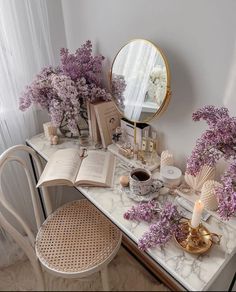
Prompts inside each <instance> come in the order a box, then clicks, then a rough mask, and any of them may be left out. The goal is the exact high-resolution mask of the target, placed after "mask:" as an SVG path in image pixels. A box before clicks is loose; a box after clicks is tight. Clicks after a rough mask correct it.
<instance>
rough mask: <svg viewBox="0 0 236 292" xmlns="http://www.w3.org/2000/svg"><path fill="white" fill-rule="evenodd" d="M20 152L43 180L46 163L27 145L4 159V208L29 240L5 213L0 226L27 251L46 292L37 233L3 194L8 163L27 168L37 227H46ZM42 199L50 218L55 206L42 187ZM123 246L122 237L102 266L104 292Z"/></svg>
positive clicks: (1, 201)
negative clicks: (109, 268) (109, 270)
mask: <svg viewBox="0 0 236 292" xmlns="http://www.w3.org/2000/svg"><path fill="white" fill-rule="evenodd" d="M18 151H23V152H26V153H28V154H30V155H31V156H32V158H33V162H34V163H35V166H36V170H37V173H38V175H39V176H40V175H41V174H42V170H43V167H42V163H41V161H40V159H39V157H38V155H37V153H36V152H35V151H34V150H33V149H32V148H30V147H28V146H25V145H16V146H13V147H11V148H9V149H8V150H6V151H5V152H4V153H3V154H2V155H1V156H0V204H1V205H2V207H3V208H5V209H6V210H7V211H8V212H9V213H10V214H11V215H12V216H13V217H14V218H15V219H16V220H17V222H18V223H19V224H20V225H21V226H22V228H23V230H24V231H25V233H26V235H27V237H28V240H27V239H26V238H25V236H23V235H22V234H21V233H20V232H19V231H18V230H17V229H16V228H15V227H14V226H13V225H12V224H10V223H9V222H8V220H7V219H6V218H5V217H4V215H3V214H2V213H1V212H0V225H1V226H2V227H3V228H4V230H5V231H6V232H7V233H9V234H10V235H11V236H12V238H13V239H14V240H15V241H16V242H17V244H18V245H19V246H20V247H21V248H22V249H23V251H24V252H25V254H26V255H27V257H28V258H29V260H30V262H31V264H32V266H33V269H34V272H35V275H36V279H37V289H38V290H39V291H42V290H45V281H44V277H43V272H42V268H45V267H44V266H42V263H40V261H39V259H38V257H37V255H36V253H35V236H34V234H33V232H32V231H31V229H30V226H29V225H28V223H27V222H26V221H25V220H24V219H23V218H22V217H21V216H20V215H19V213H18V212H17V211H16V210H15V209H14V208H13V206H11V204H10V203H9V202H8V201H7V199H6V197H5V195H4V193H3V190H2V173H3V169H4V166H5V165H6V164H7V163H8V162H12V161H14V162H17V163H19V164H20V165H21V166H22V167H23V169H24V171H25V174H26V177H27V180H28V184H29V188H30V194H31V200H32V203H33V209H34V214H35V219H36V224H37V228H38V229H39V228H40V227H41V225H42V224H43V221H42V219H41V218H42V216H41V211H40V209H39V206H38V200H37V197H38V193H37V190H36V187H35V182H34V179H33V178H32V175H31V172H30V171H29V169H28V166H27V164H26V162H25V161H24V160H23V159H21V158H19V157H18V156H16V154H15V152H18ZM42 195H43V200H44V204H45V208H46V213H47V215H50V214H51V213H52V204H51V201H50V197H49V193H48V190H47V188H45V187H42ZM120 244H121V237H120V242H119V244H118V245H117V247H116V248H115V250H114V251H113V253H112V255H111V256H110V257H109V259H107V260H106V261H105V262H104V264H102V266H99V271H100V272H101V279H102V284H103V289H104V290H105V291H109V284H108V275H107V265H108V263H109V262H110V261H111V260H112V259H113V258H114V256H115V255H116V253H117V252H118V250H119V247H120ZM46 270H48V269H46ZM48 271H49V272H52V273H53V274H57V273H56V272H55V271H50V270H48ZM97 271H98V267H94V269H93V272H97ZM91 272H92V271H91V270H90V271H88V273H86V272H85V273H84V272H78V274H76V275H75V274H72V275H70V274H69V273H66V274H63V275H62V274H61V273H60V274H58V276H63V277H65V278H72V277H73V278H75V276H76V277H77V278H82V277H86V276H88V275H90V274H91Z"/></svg>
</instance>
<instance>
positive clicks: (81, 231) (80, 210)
mask: <svg viewBox="0 0 236 292" xmlns="http://www.w3.org/2000/svg"><path fill="white" fill-rule="evenodd" d="M18 151H21V152H22V151H23V152H27V153H29V154H30V155H31V156H32V158H33V161H34V163H35V166H36V169H37V172H38V174H39V175H40V174H41V173H42V165H41V162H40V159H39V158H38V156H37V154H36V152H35V151H34V150H33V149H32V148H30V147H28V146H24V145H17V146H13V147H11V148H9V149H8V150H6V151H5V152H4V153H3V154H2V155H1V156H0V204H1V207H3V208H5V209H6V210H8V211H9V213H10V214H11V215H12V216H13V217H14V218H15V219H17V221H18V222H19V223H20V225H21V226H22V227H23V229H24V231H25V233H26V234H27V239H26V237H25V236H23V235H22V234H21V233H20V232H19V231H18V230H17V229H16V228H15V227H14V226H13V225H11V224H10V223H9V221H8V220H7V219H6V217H4V215H3V214H2V213H1V212H0V225H1V226H2V227H3V228H4V229H5V231H6V232H8V233H9V234H10V235H11V236H12V237H13V239H14V240H15V241H16V242H17V243H18V244H19V246H20V247H21V248H22V249H23V250H24V252H25V253H26V255H27V256H28V258H29V260H30V262H31V264H32V266H33V269H34V271H35V274H36V278H37V282H38V285H37V289H38V290H44V288H45V283H44V277H43V272H42V268H44V269H46V270H47V271H49V272H51V273H53V274H55V275H57V276H61V277H64V278H82V277H86V276H89V275H91V274H93V273H95V272H98V271H100V273H101V278H102V284H103V289H104V290H105V291H107V290H109V284H108V275H107V265H108V264H109V262H110V261H111V260H112V259H113V258H114V256H115V255H116V254H117V252H118V250H119V247H120V244H121V237H122V236H121V232H120V231H119V230H118V229H117V228H116V227H115V226H114V225H113V224H112V223H111V222H110V221H109V220H108V219H107V218H106V217H105V216H103V215H102V214H101V213H100V212H99V211H98V210H97V209H96V208H95V207H94V206H93V205H92V204H91V203H89V202H88V201H87V200H78V201H73V202H70V203H67V204H65V205H63V206H62V207H60V208H58V209H57V210H56V211H55V212H52V207H51V203H50V198H49V194H48V190H47V188H44V187H42V189H41V190H42V194H43V199H44V203H45V206H46V212H47V214H50V215H49V216H48V217H47V219H46V220H45V221H44V222H42V220H41V219H40V218H41V217H42V216H41V213H40V209H39V206H38V199H37V195H38V193H37V190H36V187H35V183H34V180H33V179H32V175H31V172H30V170H29V168H28V166H27V163H26V162H25V161H24V160H23V159H22V158H20V157H19V156H17V155H16V152H18ZM12 161H14V162H18V163H19V164H20V165H21V166H22V167H23V169H24V171H25V174H26V177H27V180H28V183H29V189H30V193H31V199H32V203H33V208H34V214H35V219H36V224H37V227H38V233H37V236H36V238H35V236H34V234H33V232H32V231H31V230H30V227H29V225H28V224H27V222H25V220H23V218H22V217H21V216H20V215H19V214H18V212H17V211H16V210H15V209H14V208H13V207H12V206H11V205H10V204H9V202H8V201H7V199H6V197H5V196H4V193H3V190H2V173H3V169H4V166H5V165H6V163H8V162H12Z"/></svg>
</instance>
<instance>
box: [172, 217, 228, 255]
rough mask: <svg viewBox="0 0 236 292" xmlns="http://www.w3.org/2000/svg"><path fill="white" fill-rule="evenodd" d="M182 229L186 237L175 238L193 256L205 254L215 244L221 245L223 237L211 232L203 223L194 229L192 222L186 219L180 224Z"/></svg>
mask: <svg viewBox="0 0 236 292" xmlns="http://www.w3.org/2000/svg"><path fill="white" fill-rule="evenodd" d="M180 227H181V231H182V232H183V234H184V236H183V238H177V237H176V236H175V240H176V242H177V244H178V245H179V246H180V247H181V248H182V249H183V250H185V251H186V252H189V253H192V254H203V253H205V252H207V251H208V250H209V249H210V248H211V246H212V244H213V243H215V244H220V240H221V237H222V236H221V235H218V234H216V233H212V232H210V231H209V230H208V229H207V228H206V227H205V226H203V225H202V224H201V223H200V224H199V225H198V227H196V228H193V227H192V226H191V220H188V219H184V220H183V221H182V222H181V223H180Z"/></svg>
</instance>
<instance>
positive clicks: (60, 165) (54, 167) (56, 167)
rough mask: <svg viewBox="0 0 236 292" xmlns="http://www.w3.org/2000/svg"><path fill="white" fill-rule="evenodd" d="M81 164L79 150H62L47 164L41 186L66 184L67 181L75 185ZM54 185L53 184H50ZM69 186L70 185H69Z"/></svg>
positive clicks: (39, 183)
mask: <svg viewBox="0 0 236 292" xmlns="http://www.w3.org/2000/svg"><path fill="white" fill-rule="evenodd" d="M80 164H81V159H80V157H79V151H78V149H73V148H69V149H61V150H58V151H56V152H55V153H54V154H53V155H52V156H51V157H50V159H49V161H48V163H47V164H46V166H45V168H44V171H43V173H42V175H41V177H40V179H39V182H38V184H37V187H38V186H40V185H55V183H57V185H58V184H65V183H66V181H68V182H71V185H73V184H74V182H75V178H76V176H77V173H78V169H79V167H80ZM50 182H51V183H53V184H50ZM67 184H68V183H67Z"/></svg>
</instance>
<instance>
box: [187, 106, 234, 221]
mask: <svg viewBox="0 0 236 292" xmlns="http://www.w3.org/2000/svg"><path fill="white" fill-rule="evenodd" d="M201 119H203V120H205V121H206V122H207V124H208V126H209V128H208V129H207V130H206V131H205V132H204V133H203V134H202V136H201V137H200V138H199V139H198V140H197V143H196V146H195V148H194V149H193V151H192V154H191V156H190V157H189V158H188V160H187V169H186V172H187V173H189V174H191V175H194V176H195V175H196V174H197V173H198V172H199V171H200V170H201V168H202V166H203V165H209V166H214V165H215V164H216V163H217V161H218V160H219V159H220V158H224V159H225V160H226V161H229V162H230V161H233V162H231V163H230V165H229V168H228V170H227V171H226V172H225V174H224V175H223V176H222V178H221V180H222V187H219V188H218V189H217V192H216V194H217V196H218V200H219V214H220V216H221V218H222V219H226V220H228V219H229V218H230V217H231V216H232V215H233V214H234V213H235V211H236V206H235V205H236V195H235V186H236V178H235V175H236V168H235V163H236V162H235V161H236V117H230V116H229V112H228V109H227V108H223V107H222V108H216V107H214V106H205V107H203V108H202V109H200V110H198V111H196V112H195V113H193V120H194V121H199V120H201Z"/></svg>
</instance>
